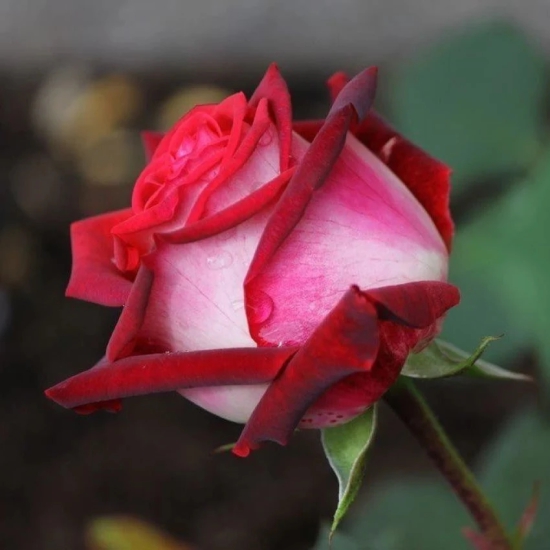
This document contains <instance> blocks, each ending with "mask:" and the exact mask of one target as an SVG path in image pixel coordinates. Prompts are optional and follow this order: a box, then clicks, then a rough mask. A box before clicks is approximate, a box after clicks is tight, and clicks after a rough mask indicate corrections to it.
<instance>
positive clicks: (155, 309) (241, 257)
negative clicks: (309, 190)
mask: <svg viewBox="0 0 550 550" xmlns="http://www.w3.org/2000/svg"><path fill="white" fill-rule="evenodd" d="M267 216H268V212H267V211H265V212H261V213H259V214H257V215H255V216H253V217H252V218H250V219H249V220H247V221H246V222H244V223H242V224H240V225H238V226H236V227H234V228H232V229H229V230H227V231H225V232H223V233H221V234H217V235H214V236H212V237H209V238H207V239H202V240H200V241H196V242H191V243H187V244H185V245H174V244H169V243H164V242H159V243H158V247H157V250H156V251H155V252H153V253H152V254H150V255H149V256H147V257H145V258H144V259H143V261H144V263H145V265H146V266H147V267H148V268H149V269H150V270H151V271H153V272H154V274H155V277H154V282H153V285H152V288H151V293H150V298H149V301H148V306H147V311H146V314H145V319H144V321H143V325H142V328H141V330H140V336H139V338H140V339H142V340H145V341H147V342H149V343H150V344H154V345H155V346H158V347H159V348H162V349H165V350H167V351H183V350H201V349H215V348H226V347H227V348H229V347H244V346H255V342H254V341H253V340H252V338H251V337H250V333H249V331H248V326H247V320H246V314H245V303H244V290H243V280H244V277H245V274H246V272H247V269H248V266H249V265H250V261H251V258H252V256H253V254H254V251H255V249H256V246H257V243H258V240H259V237H260V234H261V232H262V229H263V227H264V225H265V220H266V219H267Z"/></svg>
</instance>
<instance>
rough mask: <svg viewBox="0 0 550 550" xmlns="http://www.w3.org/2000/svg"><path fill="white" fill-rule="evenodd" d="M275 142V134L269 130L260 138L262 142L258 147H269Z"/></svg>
mask: <svg viewBox="0 0 550 550" xmlns="http://www.w3.org/2000/svg"><path fill="white" fill-rule="evenodd" d="M272 141H273V132H272V131H271V128H268V129H267V130H266V131H265V132H264V133H263V135H262V137H261V138H260V141H258V145H260V146H261V147H265V146H266V145H269V144H270V143H271V142H272Z"/></svg>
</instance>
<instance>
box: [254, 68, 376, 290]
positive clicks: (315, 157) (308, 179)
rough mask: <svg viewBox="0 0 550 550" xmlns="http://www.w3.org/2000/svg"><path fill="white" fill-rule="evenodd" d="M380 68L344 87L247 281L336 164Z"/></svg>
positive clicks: (292, 183) (368, 101) (270, 223)
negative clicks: (351, 125)
mask: <svg viewBox="0 0 550 550" xmlns="http://www.w3.org/2000/svg"><path fill="white" fill-rule="evenodd" d="M375 86H376V71H375V70H373V69H368V70H366V71H363V72H362V73H360V74H359V75H357V76H356V77H355V78H354V79H353V80H352V81H350V82H349V84H348V85H347V86H346V87H345V88H344V89H343V90H342V94H341V96H342V97H341V99H339V100H338V101H337V102H335V104H334V105H333V108H332V109H331V110H330V112H329V115H328V117H327V119H326V121H325V124H324V125H323V127H322V128H321V130H320V131H319V133H318V134H317V136H316V137H315V139H314V141H313V143H312V144H311V147H310V148H309V149H308V151H307V153H306V154H305V156H304V157H303V159H302V161H301V162H300V164H299V166H298V168H297V170H296V172H295V173H294V176H293V177H292V179H291V180H290V182H289V184H288V187H287V188H286V190H285V192H284V194H283V196H282V197H281V199H280V201H279V202H278V203H277V206H276V208H275V211H274V212H273V214H272V215H271V217H270V219H269V221H268V223H267V226H266V228H265V230H264V233H263V235H262V238H261V240H260V243H259V245H258V250H257V251H256V254H255V255H254V259H253V261H252V265H251V266H250V270H249V272H248V274H247V277H246V281H245V283H249V282H250V281H252V280H253V279H254V278H255V277H256V276H257V275H258V274H259V273H260V272H261V271H262V269H263V268H264V266H265V265H266V264H267V263H268V262H269V260H270V259H271V257H272V256H273V255H274V254H275V252H276V251H277V249H278V248H279V247H280V246H281V245H282V243H283V242H284V241H285V239H286V238H287V237H288V235H289V234H290V233H291V232H292V230H293V229H294V227H296V225H297V223H298V222H299V221H300V219H301V217H302V216H303V214H304V211H305V209H306V207H307V205H308V204H309V202H310V200H311V198H312V197H313V194H314V192H315V191H316V190H317V189H319V188H320V187H321V186H322V185H323V184H324V183H325V180H326V178H327V176H328V174H329V173H330V171H331V169H332V168H333V165H334V163H335V162H336V160H337V158H338V156H339V154H340V152H341V151H342V148H343V147H344V143H345V138H346V133H347V131H348V129H349V126H350V124H351V123H352V121H353V120H354V119H355V118H357V117H359V119H360V118H362V117H363V116H364V115H365V114H366V112H367V111H368V109H369V108H370V105H371V103H372V100H373V96H374V89H375Z"/></svg>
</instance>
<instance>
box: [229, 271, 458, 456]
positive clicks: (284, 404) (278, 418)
mask: <svg viewBox="0 0 550 550" xmlns="http://www.w3.org/2000/svg"><path fill="white" fill-rule="evenodd" d="M457 302H458V291H457V289H456V288H455V287H453V286H452V285H449V284H446V283H437V282H432V281H426V282H421V283H408V284H404V285H395V286H389V287H382V288H378V289H373V290H369V291H367V292H361V291H360V290H359V289H358V288H357V287H355V286H354V287H352V288H351V289H350V290H349V291H348V292H346V294H345V295H344V297H343V298H342V299H341V300H340V302H338V304H337V305H336V306H335V307H334V309H333V310H332V311H331V312H330V313H329V314H328V315H327V316H326V317H325V319H324V320H323V321H322V322H321V324H320V325H319V326H318V328H317V329H316V330H315V331H314V332H313V334H312V335H311V337H310V338H309V339H308V340H307V342H306V343H305V344H304V346H303V347H302V348H300V350H299V351H298V353H296V355H295V356H294V357H293V358H292V359H291V360H290V362H289V363H288V365H287V366H286V368H285V369H284V371H283V372H282V373H281V374H280V375H279V376H278V377H277V378H276V379H275V380H274V381H273V383H272V384H271V385H270V386H269V387H268V389H267V391H266V393H265V394H264V396H263V397H262V399H261V400H260V403H259V404H258V406H257V407H256V409H255V410H254V412H253V414H252V416H251V417H250V419H249V421H248V423H247V424H246V426H245V429H244V430H243V433H242V434H241V437H240V438H239V441H238V442H237V445H236V446H235V448H234V449H233V452H234V453H235V454H237V455H238V456H246V455H248V454H249V452H250V451H251V450H253V449H256V448H257V447H258V445H259V443H260V442H262V441H266V440H271V441H276V442H278V443H280V444H282V445H285V444H286V442H287V439H288V438H289V437H290V435H291V434H292V431H293V430H294V429H295V428H296V426H297V425H298V423H299V422H300V420H301V418H302V417H303V416H304V414H305V413H306V411H307V410H308V409H310V408H313V410H315V408H324V409H329V410H332V409H333V403H334V402H335V401H338V400H340V398H341V397H342V395H344V396H346V397H347V398H351V399H353V403H348V406H349V408H353V407H360V406H368V405H371V404H372V403H373V402H374V401H376V400H377V399H379V398H380V397H381V396H382V395H383V393H384V392H385V391H386V390H387V389H388V388H389V387H390V386H391V384H393V382H394V381H395V379H396V378H397V376H398V375H399V372H400V371H401V367H402V366H403V364H404V361H405V359H406V357H407V354H408V353H409V351H410V350H411V349H412V348H413V347H414V346H415V345H416V344H417V343H418V341H419V340H421V339H422V338H423V337H425V336H426V335H427V334H431V332H432V331H433V326H434V324H435V323H436V322H437V320H438V319H439V318H440V317H441V316H442V315H444V313H445V312H446V311H447V310H448V309H449V308H451V307H452V306H454V305H455V304H456V303H457ZM402 325H405V326H402ZM409 327H412V328H409ZM417 329H423V330H417ZM350 375H351V376H350ZM349 384H351V385H352V386H353V385H355V386H360V390H361V391H359V392H358V391H355V392H353V391H352V392H349V391H348V390H349V389H348V388H347V387H346V386H347V385H349ZM338 406H340V404H338ZM336 408H338V407H336Z"/></svg>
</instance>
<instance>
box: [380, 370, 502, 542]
mask: <svg viewBox="0 0 550 550" xmlns="http://www.w3.org/2000/svg"><path fill="white" fill-rule="evenodd" d="M385 401H386V402H387V403H388V404H389V406H390V407H391V408H392V409H393V411H394V412H395V413H396V414H397V416H398V417H399V418H400V419H401V420H402V421H403V422H404V424H405V425H406V426H407V427H408V428H409V430H410V431H411V433H412V434H413V435H414V436H415V438H416V439H417V441H418V442H419V443H420V445H421V446H422V447H423V448H424V450H425V451H426V453H427V454H428V456H429V457H430V458H431V459H432V461H433V462H434V464H435V466H436V467H437V468H438V470H439V471H440V472H441V473H442V474H443V476H444V477H445V478H446V480H447V481H448V482H449V484H450V485H451V487H452V489H453V491H454V493H455V494H456V496H457V497H458V498H459V499H460V500H461V501H462V503H463V504H464V506H465V507H466V508H467V509H468V511H469V512H470V514H471V516H472V518H473V519H474V520H475V522H476V523H477V525H478V526H479V529H480V530H481V532H482V534H483V535H484V538H485V540H486V542H487V543H488V544H489V545H490V546H488V548H490V550H512V549H513V545H512V543H511V542H510V538H509V537H508V535H507V534H506V530H505V529H504V527H503V525H502V523H501V522H500V520H499V518H498V517H497V515H496V513H495V510H494V509H493V507H492V505H491V504H490V502H489V501H488V499H487V497H486V496H485V495H484V493H483V491H482V489H481V487H480V486H479V484H478V483H477V481H476V479H475V477H474V475H473V474H472V472H471V471H470V469H469V468H468V466H466V464H465V462H464V460H463V459H462V457H461V456H460V455H459V454H458V451H457V450H456V449H455V447H454V445H453V444H452V443H451V441H450V439H449V438H448V436H447V434H446V433H445V431H444V429H443V427H442V426H441V424H440V423H439V421H438V420H437V418H436V417H435V415H434V413H433V412H432V411H431V409H430V408H429V406H428V404H427V403H426V401H425V400H424V398H423V396H422V395H421V393H420V392H419V391H418V390H417V389H416V387H415V386H414V384H413V383H412V381H410V380H406V381H405V380H403V379H400V380H399V381H398V382H397V383H396V384H394V386H393V387H392V388H391V389H390V390H389V391H388V392H387V393H386V395H385Z"/></svg>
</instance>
